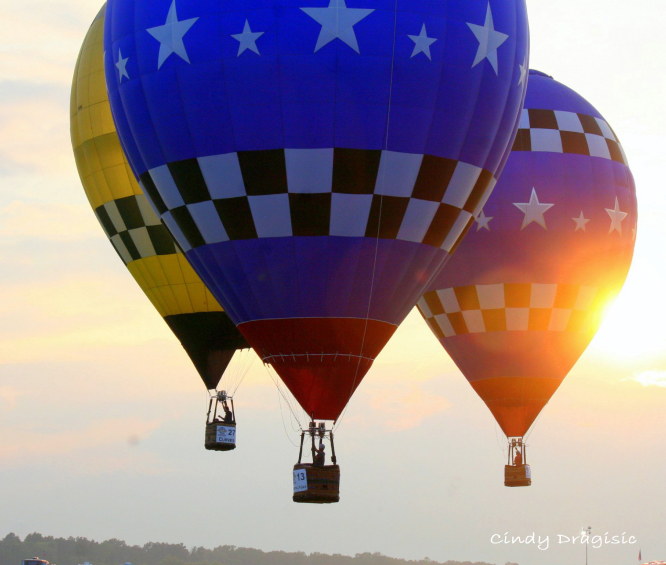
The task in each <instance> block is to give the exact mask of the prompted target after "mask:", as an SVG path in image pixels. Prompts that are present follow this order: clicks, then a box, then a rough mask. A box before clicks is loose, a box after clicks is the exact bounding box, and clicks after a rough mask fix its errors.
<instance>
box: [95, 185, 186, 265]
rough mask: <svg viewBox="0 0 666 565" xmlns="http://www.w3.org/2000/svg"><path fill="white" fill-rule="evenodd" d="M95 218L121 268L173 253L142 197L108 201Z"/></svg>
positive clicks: (166, 233) (168, 237)
mask: <svg viewBox="0 0 666 565" xmlns="http://www.w3.org/2000/svg"><path fill="white" fill-rule="evenodd" d="M95 214H96V216H97V219H98V220H99V223H100V224H102V227H103V228H104V231H105V232H106V235H107V237H108V238H109V239H110V240H111V243H113V246H114V247H115V249H116V251H117V252H118V255H120V257H121V259H122V260H123V261H124V262H125V264H128V263H131V262H132V261H136V260H137V259H145V258H146V257H152V256H153V255H171V254H172V253H176V252H177V249H176V245H175V243H174V241H173V238H172V237H171V234H170V233H169V231H168V230H167V229H166V228H165V227H164V224H162V222H160V219H159V218H158V217H157V215H156V214H155V212H154V211H153V209H152V208H151V206H150V204H149V203H148V199H147V198H146V197H145V195H143V194H138V195H135V196H127V197H125V198H118V199H117V200H111V201H109V202H107V203H106V204H102V205H101V206H99V207H98V208H97V209H96V210H95Z"/></svg>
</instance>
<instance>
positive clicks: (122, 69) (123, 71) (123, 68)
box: [116, 49, 129, 82]
mask: <svg viewBox="0 0 666 565" xmlns="http://www.w3.org/2000/svg"><path fill="white" fill-rule="evenodd" d="M127 61H129V57H125V58H124V59H123V53H122V51H121V50H120V49H118V62H117V63H116V68H117V69H118V73H119V75H120V78H119V80H118V82H123V77H126V78H127V80H129V75H128V74H127Z"/></svg>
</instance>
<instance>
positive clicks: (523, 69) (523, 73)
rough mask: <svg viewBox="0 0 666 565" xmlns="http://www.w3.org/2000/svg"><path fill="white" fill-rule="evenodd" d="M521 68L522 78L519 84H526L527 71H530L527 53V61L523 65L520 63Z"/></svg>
mask: <svg viewBox="0 0 666 565" xmlns="http://www.w3.org/2000/svg"><path fill="white" fill-rule="evenodd" d="M518 67H519V68H520V80H519V81H518V86H520V85H521V84H522V85H523V86H525V79H526V78H527V72H528V70H529V69H528V67H527V54H526V55H525V61H524V62H523V64H522V65H518Z"/></svg>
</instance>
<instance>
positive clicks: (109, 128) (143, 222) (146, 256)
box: [70, 5, 250, 451]
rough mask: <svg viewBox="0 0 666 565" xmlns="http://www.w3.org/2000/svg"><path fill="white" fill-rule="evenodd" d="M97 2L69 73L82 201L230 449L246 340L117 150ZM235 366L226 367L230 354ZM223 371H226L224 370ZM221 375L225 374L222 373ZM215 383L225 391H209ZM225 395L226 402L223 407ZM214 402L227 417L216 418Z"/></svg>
mask: <svg viewBox="0 0 666 565" xmlns="http://www.w3.org/2000/svg"><path fill="white" fill-rule="evenodd" d="M105 9H106V5H105V6H104V7H102V9H101V10H100V12H99V14H98V15H97V17H96V18H95V20H94V21H93V23H92V25H91V27H90V30H89V31H88V34H87V35H86V38H85V41H84V42H83V46H82V47H81V52H80V54H79V58H78V61H77V64H76V69H75V71H74V81H73V84H72V94H71V100H70V102H71V111H70V116H71V137H72V146H73V149H74V156H75V158H76V165H77V168H78V171H79V176H80V178H81V182H82V184H83V188H84V190H85V193H86V196H87V197H88V201H89V202H90V205H91V206H92V208H93V210H94V211H95V215H96V216H97V219H98V220H99V222H100V224H101V225H102V228H103V229H104V232H105V233H106V235H107V237H108V238H109V240H110V241H111V243H112V244H113V247H114V248H115V250H116V251H117V253H118V255H119V256H120V258H121V259H122V260H123V262H124V263H125V265H126V266H127V269H128V270H129V272H130V273H131V275H132V276H133V277H134V280H136V282H137V283H138V284H139V286H140V287H141V289H142V290H143V291H144V293H145V294H146V296H147V297H148V298H149V299H150V301H151V302H152V303H153V305H154V306H155V308H156V309H157V311H158V312H159V313H160V315H161V316H162V317H163V318H164V321H165V322H166V323H167V324H168V325H169V327H170V328H171V330H172V331H173V332H174V334H175V335H176V337H177V338H178V339H179V340H180V342H181V344H182V345H183V348H184V349H185V351H186V352H187V354H188V355H189V357H190V359H191V360H192V362H193V364H194V366H195V367H196V369H197V371H198V372H199V375H200V376H201V379H202V380H203V382H204V384H205V385H206V388H207V389H208V390H209V391H211V399H210V404H209V411H208V412H209V413H208V419H207V427H206V442H205V445H206V448H207V449H213V450H218V451H220V450H221V451H224V450H229V449H233V448H234V447H235V437H236V434H235V417H234V416H233V398H232V395H233V393H234V392H235V389H236V388H237V386H238V385H239V384H240V380H241V379H242V377H243V376H244V372H245V370H246V368H247V365H248V360H249V359H250V358H249V352H250V350H249V345H248V344H247V342H246V341H245V339H244V338H243V336H242V335H241V334H240V332H239V331H238V330H237V329H236V326H235V325H234V324H233V322H232V321H231V320H230V319H229V316H227V314H226V313H225V312H224V311H223V309H222V307H221V306H220V305H219V303H218V302H217V300H215V298H214V297H213V295H212V294H211V293H210V291H209V290H208V289H207V288H206V286H205V285H204V283H203V282H202V281H201V279H200V278H199V277H198V276H197V274H196V273H195V272H194V270H193V269H192V267H191V266H190V265H189V263H188V262H187V259H186V258H185V256H184V255H183V254H182V252H180V251H179V250H178V248H177V245H176V243H175V242H174V240H173V238H172V237H171V235H170V234H169V232H168V231H167V229H166V228H165V227H164V225H163V224H162V222H161V221H160V219H159V218H158V216H157V215H156V214H155V212H154V211H153V209H152V208H151V207H150V205H149V204H148V200H147V199H146V196H145V195H144V193H143V191H142V190H141V188H140V187H139V185H138V183H137V181H136V179H135V177H134V174H133V173H132V171H131V169H130V167H129V164H128V163H127V160H126V158H125V155H124V154H123V150H122V148H121V145H120V140H119V139H118V135H117V133H116V128H115V126H114V123H113V118H112V117H111V108H110V106H109V100H108V96H107V92H106V80H105V76H104V55H103V52H104V46H103V41H102V39H103V32H104V13H105ZM243 349H244V350H245V351H242V352H241V351H239V352H238V353H236V356H237V357H239V359H237V362H234V365H235V366H233V365H232V366H231V367H230V368H229V369H228V370H227V367H228V365H229V363H230V361H231V359H232V357H233V356H234V354H235V352H236V351H238V350H243ZM225 370H227V371H226V374H225ZM223 374H224V375H225V376H224V377H223ZM219 384H221V385H223V387H224V390H220V391H219V392H218V391H216V390H215V389H216V388H217V387H218V385H219ZM227 399H229V402H231V407H229V406H228V402H227ZM218 403H220V404H221V405H222V407H226V410H225V413H226V412H227V411H229V412H230V413H231V417H229V416H227V417H226V422H221V423H220V422H217V421H216V420H219V419H224V418H216V416H217V409H218Z"/></svg>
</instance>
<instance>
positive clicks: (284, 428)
mask: <svg viewBox="0 0 666 565" xmlns="http://www.w3.org/2000/svg"><path fill="white" fill-rule="evenodd" d="M277 392H278V406H279V407H280V419H281V420H282V429H283V430H284V435H286V436H287V439H288V440H289V443H290V444H291V445H293V446H294V447H298V445H297V444H295V443H294V442H293V441H291V436H290V435H289V433H288V432H287V426H285V425H284V412H282V401H281V400H280V395H281V394H282V393H281V392H280V389H279V388H278V389H277ZM290 410H291V408H290Z"/></svg>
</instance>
